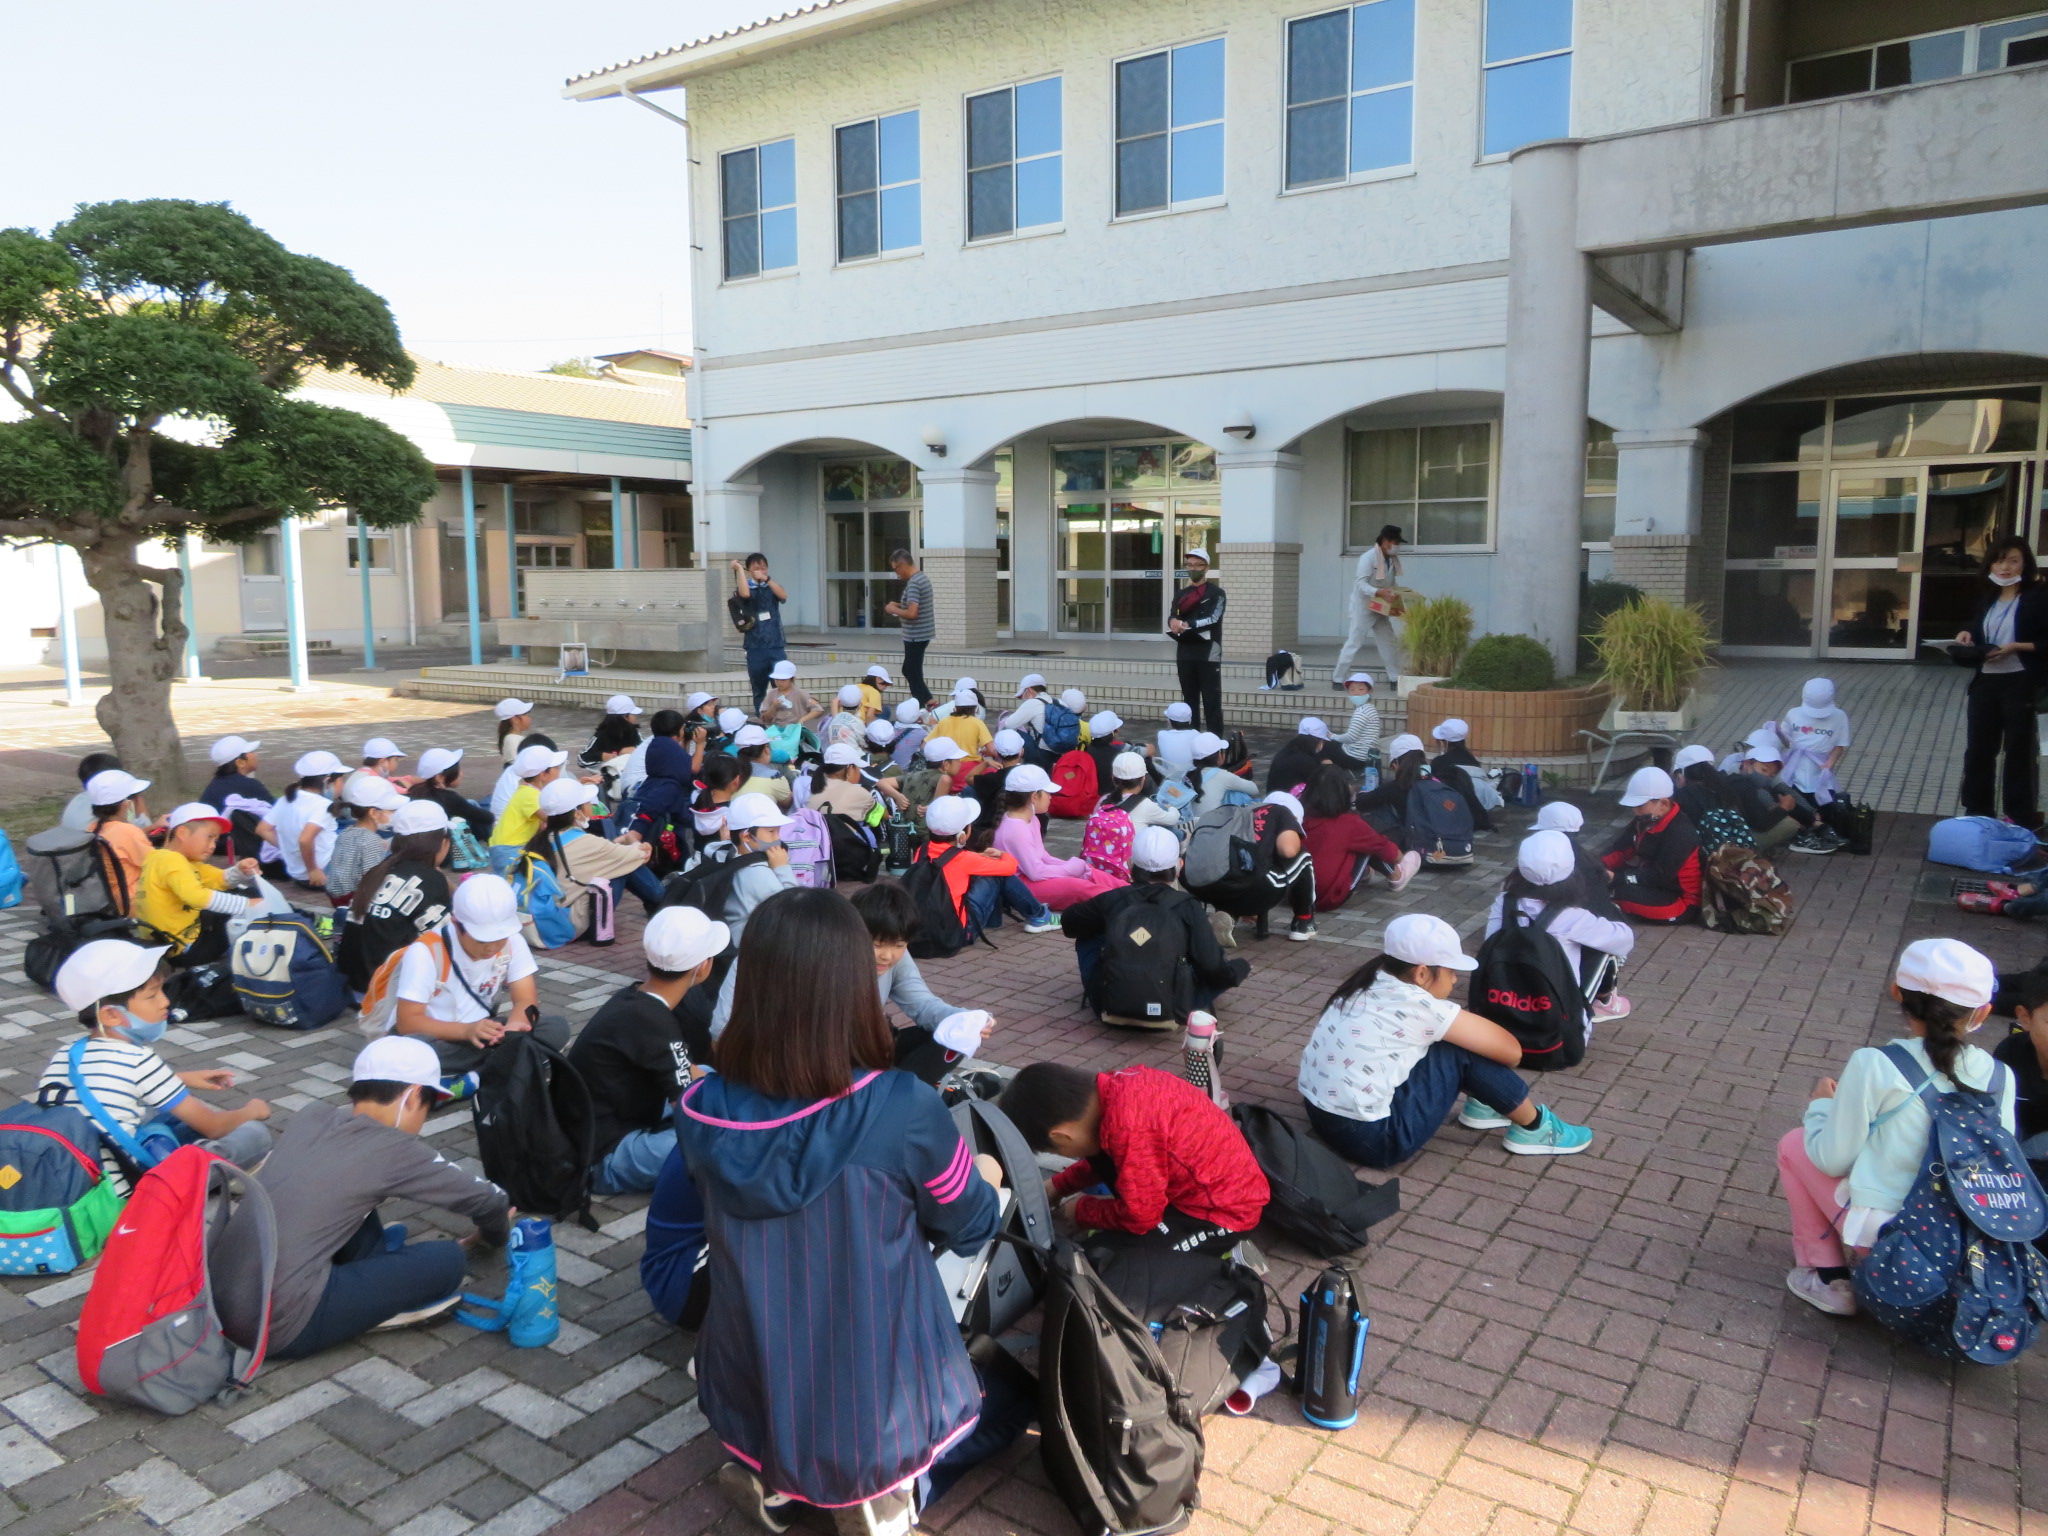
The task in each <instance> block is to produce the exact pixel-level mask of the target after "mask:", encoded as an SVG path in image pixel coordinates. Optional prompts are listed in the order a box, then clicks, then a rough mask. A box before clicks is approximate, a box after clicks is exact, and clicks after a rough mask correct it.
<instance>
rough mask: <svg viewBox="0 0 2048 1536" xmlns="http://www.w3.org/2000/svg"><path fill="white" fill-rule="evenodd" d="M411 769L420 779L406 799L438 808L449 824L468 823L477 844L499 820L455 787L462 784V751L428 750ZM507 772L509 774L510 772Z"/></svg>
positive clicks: (486, 836)
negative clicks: (457, 820) (445, 815)
mask: <svg viewBox="0 0 2048 1536" xmlns="http://www.w3.org/2000/svg"><path fill="white" fill-rule="evenodd" d="M413 766H415V767H416V768H418V769H419V771H420V776H419V781H418V782H417V783H416V784H414V785H413V787H412V788H411V789H409V790H407V791H406V795H407V797H408V798H410V799H413V800H425V801H428V802H430V803H432V804H434V805H438V806H439V807H441V809H442V810H443V811H445V812H446V813H447V814H448V818H449V820H450V821H451V822H452V821H454V820H456V819H457V818H460V819H461V820H462V821H463V822H465V823H467V825H468V827H469V835H470V836H471V837H473V838H475V839H476V840H477V841H478V842H482V841H484V840H485V839H486V838H488V837H489V836H490V835H491V827H492V825H493V824H494V823H495V822H496V821H497V819H498V818H497V817H496V816H494V815H492V814H491V812H490V811H489V810H487V809H486V808H485V807H483V806H481V805H478V804H477V803H476V802H475V801H474V800H472V799H470V798H469V796H467V795H465V794H463V793H462V792H461V791H460V790H459V789H457V788H456V786H457V785H458V784H460V783H461V782H462V748H460V747H429V748H427V750H426V751H424V752H422V753H421V754H420V757H419V761H418V762H417V763H415V764H414V765H413ZM506 771H507V772H510V769H509V768H508V769H507V770H506ZM513 782H514V784H515V785H516V784H517V783H518V781H517V780H516V779H515V780H514V781H513ZM510 793H511V792H510V791H509V790H508V791H507V792H506V794H507V798H509V797H510Z"/></svg>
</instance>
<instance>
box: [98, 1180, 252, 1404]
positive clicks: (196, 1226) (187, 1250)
mask: <svg viewBox="0 0 2048 1536" xmlns="http://www.w3.org/2000/svg"><path fill="white" fill-rule="evenodd" d="M276 1270H277V1227H276V1222H275V1219H274V1218H273V1216H272V1214H271V1209H270V1197H269V1195H267V1194H266V1193H264V1189H263V1186H262V1185H261V1184H258V1183H257V1182H256V1180H255V1179H254V1178H252V1177H251V1176H250V1175H249V1174H246V1173H244V1172H243V1171H242V1170H241V1169H239V1168H237V1167H236V1166H235V1165H234V1164H233V1163H230V1162H228V1161H227V1160H226V1159H225V1158H220V1157H216V1156H214V1155H213V1154H212V1153H211V1152H208V1151H206V1150H205V1149H204V1148H201V1147H189V1146H188V1147H180V1148H178V1150H177V1151H175V1152H173V1153H172V1154H171V1155H170V1156H169V1157H167V1158H165V1159H164V1160H163V1161H162V1162H160V1163H158V1164H157V1165H156V1166H155V1167H154V1168H152V1169H150V1170H149V1172H148V1173H147V1174H145V1175H143V1178H142V1182H141V1183H139V1184H137V1185H136V1186H135V1193H134V1194H133V1195H132V1196H130V1197H129V1200H128V1206H127V1208H126V1209H125V1210H124V1211H122V1213H121V1220H120V1222H119V1223H118V1224H117V1225H116V1226H115V1228H114V1231H113V1233H112V1235H111V1236H109V1237H108V1239H107V1248H106V1252H105V1253H104V1254H103V1255H101V1258H100V1263H99V1268H98V1269H97V1270H95V1271H94V1272H93V1277H92V1289H91V1291H89V1292H88V1293H87V1294H86V1298H85V1310H84V1311H83V1312H82V1313H81V1314H80V1315H79V1319H78V1374H79V1375H80V1376H81V1377H83V1378H84V1381H85V1385H86V1389H87V1390H88V1391H91V1392H97V1393H99V1394H100V1395H101V1396H103V1397H116V1398H120V1399H121V1400H122V1401H123V1402H129V1403H135V1404H138V1405H140V1406H141V1407H144V1408H154V1409H155V1410H156V1411H157V1412H158V1413H162V1414H179V1413H189V1412H191V1411H192V1410H193V1409H194V1408H197V1407H198V1406H199V1405H200V1404H202V1403H209V1402H226V1401H231V1400H232V1399H233V1398H234V1397H235V1396H237V1395H238V1394H240V1393H242V1392H245V1391H247V1390H248V1388H249V1383H250V1382H251V1381H252V1380H253V1379H254V1378H255V1375H256V1372H257V1370H258V1369H259V1368H260V1367H261V1366H262V1364H263V1355H264V1351H265V1350H266V1349H268V1348H269V1345H270V1287H271V1281H272V1280H273V1278H274V1277H275V1274H276ZM216 1281H218V1288H217V1289H216Z"/></svg>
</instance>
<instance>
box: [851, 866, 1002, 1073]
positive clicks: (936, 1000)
mask: <svg viewBox="0 0 2048 1536" xmlns="http://www.w3.org/2000/svg"><path fill="white" fill-rule="evenodd" d="M853 910H854V911H856V912H858V913H859V914H860V920H861V921H862V922H863V923H865V924H866V925H867V930H868V938H869V939H870V940H872V941H873V943H874V947H875V983H876V985H877V986H878V987H879V988H880V989H881V993H882V1002H883V1004H884V1006H885V1008H886V1006H887V1005H888V1004H890V1003H894V1004H895V1005H896V1007H897V1008H898V1009H899V1010H900V1011H901V1012H902V1014H903V1016H904V1017H905V1018H907V1019H908V1020H910V1022H909V1023H908V1024H905V1025H902V1026H900V1027H899V1026H897V1025H896V1024H895V1021H894V1020H893V1019H892V1020H891V1021H890V1024H891V1028H892V1029H893V1030H894V1033H895V1036H896V1065H897V1067H898V1068H900V1069H901V1070H903V1071H905V1072H912V1073H915V1074H916V1075H917V1076H919V1077H921V1078H923V1079H924V1080H925V1081H926V1082H928V1083H936V1082H938V1080H939V1079H940V1078H942V1077H944V1076H945V1075H946V1074H947V1073H948V1072H950V1071H952V1070H953V1068H955V1067H957V1066H958V1065H959V1064H960V1062H961V1060H962V1059H963V1058H965V1057H969V1056H972V1055H973V1054H974V1053H975V1052H976V1051H977V1050H979V1049H980V1048H981V1042H982V1041H983V1040H985V1039H987V1038H988V1036H989V1035H990V1034H991V1033H992V1032H993V1031H994V1029H995V1027H996V1021H995V1019H994V1018H993V1017H992V1016H991V1015H989V1014H987V1013H984V1012H981V1011H979V1010H975V1009H963V1008H955V1007H954V1006H953V1005H952V1004H951V1003H949V1002H946V1001H944V1000H943V999H942V998H940V997H938V996H937V995H936V994H934V993H933V991H932V989H931V988H930V987H929V986H928V985H926V983H925V979H924V973H923V972H922V971H920V970H919V969H918V968H917V962H916V961H915V960H913V959H912V958H911V955H910V941H911V939H912V938H914V937H915V936H916V933H917V902H916V899H915V898H913V897H912V896H911V894H910V892H909V891H907V890H905V889H904V888H903V883H902V882H901V881H900V880H877V881H876V882H875V883H874V884H873V885H870V886H867V887H866V888H864V889H862V890H859V891H856V892H854V894H853Z"/></svg>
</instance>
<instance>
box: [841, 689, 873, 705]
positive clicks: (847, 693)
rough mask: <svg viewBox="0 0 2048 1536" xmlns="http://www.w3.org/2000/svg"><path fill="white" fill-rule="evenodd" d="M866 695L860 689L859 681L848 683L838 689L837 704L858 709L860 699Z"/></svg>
mask: <svg viewBox="0 0 2048 1536" xmlns="http://www.w3.org/2000/svg"><path fill="white" fill-rule="evenodd" d="M866 697H867V695H866V694H864V693H862V692H861V691H860V684H859V683H848V684H847V685H846V686H845V687H844V688H842V689H840V690H839V706H840V708H842V709H858V708H860V701H861V700H862V699H864V698H866Z"/></svg>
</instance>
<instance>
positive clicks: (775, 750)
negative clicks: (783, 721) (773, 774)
mask: <svg viewBox="0 0 2048 1536" xmlns="http://www.w3.org/2000/svg"><path fill="white" fill-rule="evenodd" d="M803 750H804V728H803V727H802V726H801V725H799V724H797V723H796V722H795V721H794V720H792V721H790V722H789V723H788V724H787V725H771V726H769V727H768V758H769V761H770V762H776V763H786V762H789V761H791V760H792V759H794V758H797V757H800V756H802V754H803Z"/></svg>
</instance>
